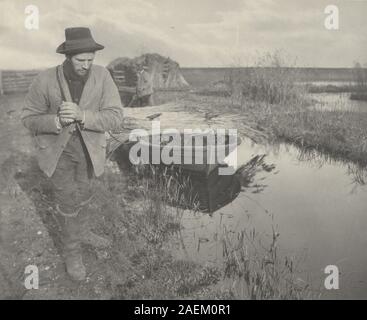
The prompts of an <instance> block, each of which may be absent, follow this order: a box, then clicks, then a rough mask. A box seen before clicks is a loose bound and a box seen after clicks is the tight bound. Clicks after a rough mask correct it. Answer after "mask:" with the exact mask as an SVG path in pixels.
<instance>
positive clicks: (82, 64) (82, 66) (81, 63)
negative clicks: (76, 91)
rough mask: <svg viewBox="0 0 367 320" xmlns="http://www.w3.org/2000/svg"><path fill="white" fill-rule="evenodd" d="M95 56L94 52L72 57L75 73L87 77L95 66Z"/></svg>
mask: <svg viewBox="0 0 367 320" xmlns="http://www.w3.org/2000/svg"><path fill="white" fill-rule="evenodd" d="M94 56H95V53H94V52H85V53H79V54H76V55H74V56H72V57H71V58H70V60H71V63H72V65H73V68H74V71H75V72H76V73H77V74H78V75H80V76H85V75H86V74H87V72H88V70H89V68H90V67H91V66H92V64H93V60H94Z"/></svg>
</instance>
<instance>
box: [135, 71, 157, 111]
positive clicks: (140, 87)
mask: <svg viewBox="0 0 367 320" xmlns="http://www.w3.org/2000/svg"><path fill="white" fill-rule="evenodd" d="M137 78H138V79H137V84H136V97H137V103H138V106H139V107H145V106H152V105H153V92H154V90H153V81H152V77H151V75H150V74H149V73H148V67H147V66H145V65H142V66H139V69H138V72H137Z"/></svg>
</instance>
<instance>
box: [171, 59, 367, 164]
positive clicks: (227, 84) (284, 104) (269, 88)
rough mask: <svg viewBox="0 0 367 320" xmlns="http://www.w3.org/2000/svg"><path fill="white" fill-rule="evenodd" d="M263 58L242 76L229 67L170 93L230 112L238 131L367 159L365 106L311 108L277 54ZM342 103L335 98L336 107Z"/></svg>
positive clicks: (192, 106) (194, 105)
mask: <svg viewBox="0 0 367 320" xmlns="http://www.w3.org/2000/svg"><path fill="white" fill-rule="evenodd" d="M267 63H270V65H271V66H272V67H273V69H272V70H271V71H272V72H269V70H267V71H266V72H263V71H262V70H261V68H259V69H256V70H254V72H253V73H248V74H246V78H244V76H243V75H242V74H241V70H232V71H231V73H230V74H228V75H227V76H226V77H225V78H224V79H223V80H222V81H219V82H216V83H212V84H210V85H207V86H205V87H202V88H195V89H194V90H193V92H187V93H176V96H172V99H174V100H175V101H178V102H179V103H180V104H181V105H182V106H183V107H184V108H186V109H189V110H193V111H194V110H201V111H202V112H204V113H208V114H213V115H218V114H223V113H228V114H236V115H238V129H239V130H240V131H241V128H245V127H250V128H252V129H254V130H257V132H259V133H266V134H267V136H268V139H270V140H272V139H275V140H279V141H285V142H288V143H292V144H294V145H296V146H298V147H300V148H302V149H303V150H317V151H320V152H322V153H324V154H325V155H327V156H331V157H332V158H335V159H339V160H346V161H352V162H354V163H356V164H358V165H362V166H365V165H367V112H353V111H343V110H342V108H340V109H341V110H339V108H338V110H335V111H328V110H322V109H321V108H314V105H315V101H313V100H312V97H311V96H310V95H309V92H308V89H307V87H304V86H299V85H298V84H297V82H296V81H295V79H296V78H297V76H296V75H292V74H290V73H289V72H288V73H286V72H284V69H283V68H281V65H282V63H281V62H279V58H277V57H276V58H275V59H274V57H271V56H270V57H269V61H268V62H267ZM208 83H210V80H209V79H208ZM337 92H339V91H337ZM177 94H179V95H180V97H179V98H177ZM166 99H167V97H166ZM345 103H346V102H344V101H342V100H340V101H337V102H336V104H337V105H338V107H342V106H343V104H345ZM346 110H348V108H346ZM209 118H210V117H209ZM247 131H248V130H247Z"/></svg>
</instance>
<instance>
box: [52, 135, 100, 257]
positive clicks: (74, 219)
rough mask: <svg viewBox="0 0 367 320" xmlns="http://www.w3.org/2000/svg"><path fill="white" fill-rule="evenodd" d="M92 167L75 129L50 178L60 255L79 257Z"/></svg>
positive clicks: (85, 228) (86, 220)
mask: <svg viewBox="0 0 367 320" xmlns="http://www.w3.org/2000/svg"><path fill="white" fill-rule="evenodd" d="M93 178H94V175H93V167H92V164H91V161H90V158H89V155H88V151H87V149H86V147H85V145H84V142H83V139H82V137H81V135H80V132H79V131H78V130H76V131H74V132H73V134H72V136H71V137H70V140H69V142H68V144H67V146H66V147H65V149H64V151H63V153H62V154H61V156H60V159H59V162H58V164H57V167H56V170H55V172H54V174H53V175H52V177H51V182H52V185H53V194H54V202H55V206H56V211H57V219H58V222H59V225H60V227H61V241H62V244H63V250H64V255H65V256H67V255H72V254H80V242H81V238H82V236H83V234H84V233H85V232H86V231H87V230H88V212H87V208H86V206H87V205H88V203H89V202H90V201H91V198H92V190H91V182H92V179H93Z"/></svg>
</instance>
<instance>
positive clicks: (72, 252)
mask: <svg viewBox="0 0 367 320" xmlns="http://www.w3.org/2000/svg"><path fill="white" fill-rule="evenodd" d="M64 220H65V223H64V226H63V232H62V242H63V246H64V248H63V249H64V252H63V253H64V261H65V264H66V271H67V273H68V274H69V275H70V277H71V278H72V279H73V280H76V281H82V280H84V279H85V277H86V268H85V266H84V264H83V260H82V254H81V246H80V243H81V241H80V233H81V224H80V219H78V217H65V218H64Z"/></svg>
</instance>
